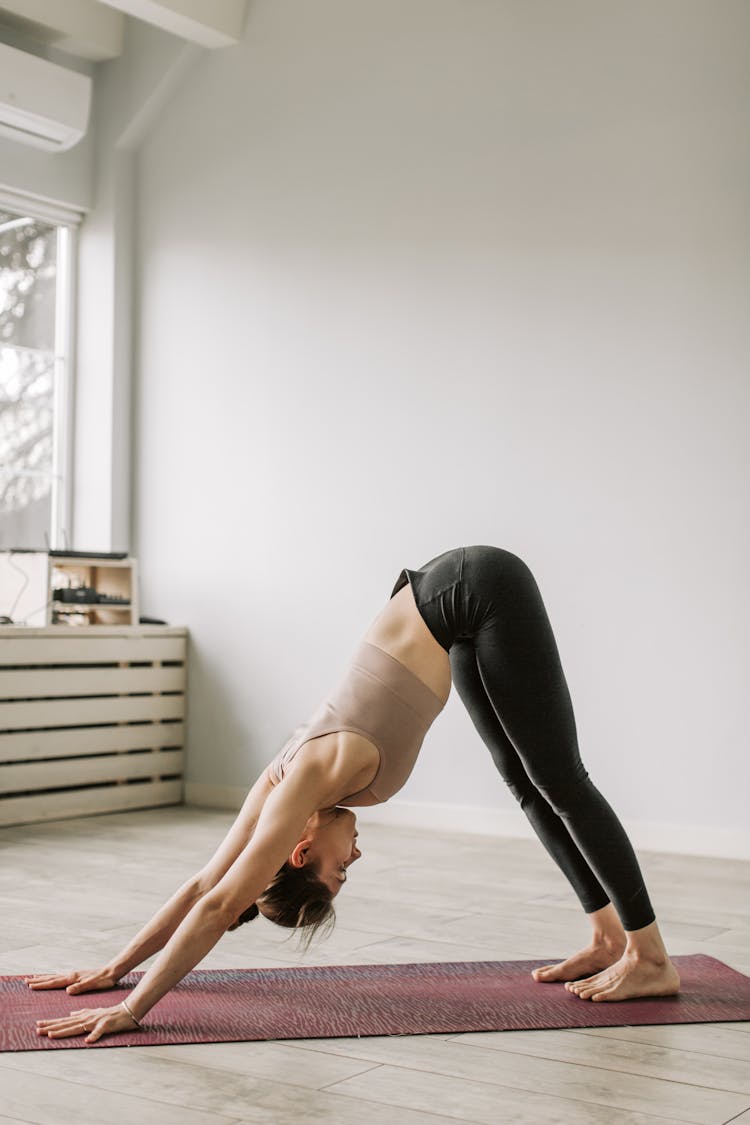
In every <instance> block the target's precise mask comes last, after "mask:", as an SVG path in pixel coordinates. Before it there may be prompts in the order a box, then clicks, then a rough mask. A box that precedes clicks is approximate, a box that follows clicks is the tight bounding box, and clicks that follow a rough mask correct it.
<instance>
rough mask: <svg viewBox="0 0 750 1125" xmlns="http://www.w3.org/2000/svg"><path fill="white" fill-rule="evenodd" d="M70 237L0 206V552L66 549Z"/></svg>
mask: <svg viewBox="0 0 750 1125" xmlns="http://www.w3.org/2000/svg"><path fill="white" fill-rule="evenodd" d="M73 241H74V229H73V227H72V226H69V225H60V224H58V223H55V222H53V221H50V220H46V219H45V220H43V219H40V218H37V217H35V216H34V215H33V214H24V213H22V212H17V211H11V210H9V209H8V210H6V209H4V208H3V207H2V205H1V204H0V550H9V549H10V550H14V549H16V550H18V549H30V548H34V549H41V550H45V549H48V548H56V547H64V546H65V537H66V535H67V529H68V527H69V524H70V518H69V506H70V502H69V497H70V470H69V464H70V425H71V419H70V401H71V394H70V377H71V376H70V337H71V319H72V300H71V298H72V270H71V262H72V254H73Z"/></svg>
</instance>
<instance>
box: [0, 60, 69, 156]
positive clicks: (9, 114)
mask: <svg viewBox="0 0 750 1125" xmlns="http://www.w3.org/2000/svg"><path fill="white" fill-rule="evenodd" d="M90 106H91V79H90V78H89V77H88V76H87V75H85V74H79V73H78V72H77V71H75V70H68V69H67V68H66V67H64V66H57V64H56V63H51V62H47V60H46V59H40V58H37V56H36V55H30V54H28V52H26V51H18V50H16V48H15V47H8V46H6V44H5V43H0V135H2V136H4V137H11V138H12V140H14V141H19V142H20V143H21V144H27V145H34V146H35V147H36V148H43V149H46V150H47V151H48V152H61V151H62V150H63V149H66V148H72V147H73V145H74V144H76V143H77V142H78V141H80V139H81V137H82V136H83V135H84V133H85V132H86V127H87V125H88V120H89V109H90Z"/></svg>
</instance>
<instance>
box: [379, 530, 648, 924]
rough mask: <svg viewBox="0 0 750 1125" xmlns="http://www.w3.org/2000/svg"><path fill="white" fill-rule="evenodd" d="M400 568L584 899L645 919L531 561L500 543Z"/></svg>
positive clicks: (489, 739) (476, 718)
mask: <svg viewBox="0 0 750 1125" xmlns="http://www.w3.org/2000/svg"><path fill="white" fill-rule="evenodd" d="M403 575H408V580H409V581H410V582H411V585H412V589H413V591H414V596H415V601H416V603H417V607H418V608H419V611H420V613H421V615H422V617H423V618H424V620H425V623H426V624H427V626H428V628H429V629H430V631H431V632H432V633H433V635H434V636H435V638H436V640H437V641H438V643H439V644H441V645H442V647H443V648H445V649H446V650H447V651H448V653H449V656H450V663H451V671H452V675H453V682H454V684H455V685H456V689H457V691H458V694H459V695H460V697H461V699H462V700H463V702H464V704H465V706H466V709H467V710H468V712H469V715H470V716H471V719H472V721H473V723H474V726H475V727H476V729H477V731H478V732H479V735H480V736H481V738H482V740H483V741H484V742H485V743H486V745H487V746H488V748H489V751H490V753H491V754H492V758H493V760H494V762H495V765H496V766H497V768H498V770H499V771H500V773H501V775H502V777H503V778H504V780H505V781H506V782H507V784H508V786H509V788H510V790H511V792H512V793H513V795H514V796H515V798H516V800H517V801H518V802H519V804H520V805H521V808H522V809H523V811H524V813H525V814H526V816H527V817H528V819H529V821H530V822H531V824H532V825H533V827H534V830H535V832H536V834H537V835H538V837H539V839H540V840H541V841H542V843H543V845H544V847H545V848H546V849H547V851H548V852H549V854H550V855H551V856H552V858H553V859H554V860H555V862H556V863H557V864H558V866H559V867H560V869H561V870H562V872H563V873H564V874H565V876H566V877H567V879H568V880H569V882H570V884H571V886H572V887H573V890H574V891H575V893H576V894H577V896H578V898H579V899H580V902H581V905H582V906H583V909H584V910H585V911H586V913H587V914H590V913H592V912H593V911H595V910H600V909H601V908H602V907H603V906H606V905H607V903H608V902H610V901H611V902H612V903H613V904H614V906H615V909H616V910H617V913H618V914H619V916H620V919H621V921H622V924H623V926H624V927H625V929H626V930H638V929H640V928H641V927H643V926H647V925H648V924H649V923H650V922H653V921H654V917H655V916H654V911H653V908H652V906H651V902H650V901H649V897H648V892H647V890H646V887H645V885H644V882H643V876H642V875H641V871H640V868H639V866H638V860H637V859H636V856H635V853H634V851H633V848H632V845H631V843H630V841H629V839H628V837H627V835H626V834H625V830H624V828H623V827H622V825H621V824H620V821H619V820H618V818H617V816H616V814H615V813H614V811H613V810H612V809H611V807H610V806H609V805H608V803H607V802H606V801H605V799H604V797H603V796H602V795H601V793H600V792H599V791H598V789H597V788H596V787H595V786H594V785H593V783H592V782H591V781H590V779H589V776H588V773H587V772H586V769H585V767H584V765H583V762H582V761H581V758H580V754H579V752H578V740H577V736H576V725H575V718H574V716H573V707H572V703H571V699H570V693H569V691H568V686H567V684H566V682H565V676H564V674H563V670H562V666H561V664H560V657H559V655H558V651H557V644H556V643H555V638H554V634H553V632H552V627H551V625H550V623H549V618H548V617H547V612H546V610H545V608H544V603H543V602H542V598H541V595H540V593H539V589H538V587H537V584H536V582H535V580H534V577H533V575H532V573H531V571H530V570H529V568H528V567H527V566H526V564H525V563H524V562H523V561H522V560H521V559H519V558H517V556H515V555H513V554H511V553H510V552H508V551H503V550H501V549H500V548H498V547H482V546H480V547H459V548H457V549H456V550H454V551H447V552H445V554H443V555H439V556H438V557H437V558H436V559H433V560H431V562H429V563H427V564H426V566H424V567H421V568H420V569H419V570H417V571H408V572H407V571H404V572H403ZM405 581H406V578H405V577H404V578H403V581H402V580H401V579H399V582H398V583H397V585H396V589H399V588H400V586H402V585H404V583H405ZM394 592H395V590H394Z"/></svg>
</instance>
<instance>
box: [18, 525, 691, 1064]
mask: <svg viewBox="0 0 750 1125" xmlns="http://www.w3.org/2000/svg"><path fill="white" fill-rule="evenodd" d="M451 682H454V683H455V685H456V688H457V690H458V693H459V695H460V697H461V699H462V700H463V702H464V703H465V705H466V707H467V710H468V712H469V714H470V716H471V718H472V720H473V722H474V725H475V726H476V728H477V731H478V732H479V734H480V736H481V738H482V739H483V741H484V742H485V743H486V745H487V746H488V748H489V750H490V753H491V754H492V757H493V760H494V762H495V765H496V766H497V768H498V770H499V771H500V773H501V774H502V776H503V778H504V780H505V781H506V782H507V784H508V786H509V787H510V789H511V791H512V792H513V794H514V795H515V797H516V798H517V800H518V801H519V803H520V805H521V807H522V809H523V811H524V812H525V814H526V816H527V817H528V819H529V820H530V821H531V824H532V825H533V827H534V829H535V831H536V833H537V835H538V836H539V838H540V839H541V841H542V843H543V844H544V846H545V847H546V848H547V850H548V851H549V853H550V855H551V856H552V858H553V859H554V860H555V861H556V862H557V864H558V865H559V866H560V868H561V870H562V871H563V873H564V874H565V875H566V876H567V878H568V880H569V881H570V883H571V886H572V887H573V890H574V891H575V893H576V894H577V896H578V898H579V900H580V902H581V905H582V906H583V909H584V911H585V912H586V914H587V915H588V917H589V921H590V923H591V928H592V934H591V942H590V944H589V945H588V946H587V947H586V948H585V949H583V950H581V951H580V952H578V953H575V954H574V955H573V956H572V957H569V958H567V959H566V960H565V961H562V962H560V964H557V965H549V966H547V967H546V968H540V969H536V970H535V971H534V974H533V975H534V977H535V979H536V980H537V981H540V982H543V981H565V982H566V986H565V987H566V988H567V989H568V990H569V991H571V992H573V993H574V994H575V995H576V996H579V997H580V998H581V999H591V1000H596V1001H609V1000H624V999H628V998H631V997H636V996H664V995H670V994H672V993H675V992H677V991H678V989H679V977H678V975H677V972H676V970H675V968H674V966H673V965H672V963H671V961H670V959H669V957H668V955H667V951H666V949H665V947H664V943H663V941H662V938H661V935H660V933H659V929H658V926H657V924H656V920H655V916H654V912H653V909H652V907H651V903H650V901H649V897H648V892H647V891H646V887H645V885H644V882H643V877H642V875H641V872H640V869H639V866H638V861H637V859H636V857H635V854H634V852H633V849H632V847H631V845H630V842H629V840H628V838H627V836H626V834H625V831H624V829H623V828H622V825H621V824H620V822H619V820H618V819H617V817H616V815H615V813H614V812H613V811H612V809H611V808H610V806H609V805H608V804H607V802H606V801H605V800H604V798H603V797H602V796H601V794H600V793H599V792H598V791H597V789H596V788H595V787H594V786H593V784H592V783H591V781H590V780H589V777H588V774H587V772H586V770H585V768H584V766H583V763H582V762H581V759H580V756H579V753H578V744H577V739H576V727H575V720H574V717H573V709H572V705H571V701H570V696H569V693H568V688H567V685H566V682H565V677H564V675H563V671H562V667H561V665H560V659H559V656H558V652H557V646H556V644H555V639H554V636H553V634H552V629H551V626H550V623H549V620H548V618H547V614H546V611H545V608H544V605H543V602H542V599H541V596H540V594H539V590H538V588H537V585H536V582H535V581H534V578H533V576H532V574H531V572H530V571H529V569H528V567H527V566H526V564H525V563H524V562H522V561H521V559H519V558H517V557H516V556H515V555H513V554H510V553H509V552H508V551H504V550H501V549H500V548H497V547H485V546H477V547H460V548H456V549H455V550H451V551H446V552H445V553H444V554H441V555H438V556H437V558H435V559H432V560H431V561H430V562H429V563H427V564H426V565H425V566H423V567H421V568H419V569H418V570H403V571H402V572H401V574H400V575H399V578H398V581H397V582H396V585H395V587H394V589H393V592H392V594H391V597H390V600H389V602H388V603H387V605H386V606H385V608H384V609H383V610H382V611H381V613H380V614H379V615H378V616H377V618H376V619H375V621H374V622H373V623H372V625H371V626H370V628H369V630H368V631H367V633H366V634H365V636H364V638H363V640H362V642H361V644H360V646H359V648H358V649H357V652H356V654H355V657H354V660H353V662H352V664H351V666H350V668H349V670H348V672H347V675H346V676H345V678H344V680H343V681H342V683H341V684H340V685H339V686H338V688H337V689H336V691H335V692H334V693H333V694H332V696H331V697H329V699H328V700H326V701H325V702H324V703H323V704H321V706H320V707H319V708H318V710H317V711H316V712H315V714H314V715H313V717H312V718H311V719H310V720H309V722H307V723H305V724H303V725H302V726H301V727H298V728H297V730H296V731H295V732H294V734H293V735H292V737H291V738H290V739H289V741H288V742H287V743H286V745H285V746H284V747H283V748H282V750H281V751H280V753H279V754H278V755H277V757H276V758H275V759H274V761H273V762H272V763H271V765H270V766H269V767H268V769H267V770H266V771H265V772H264V774H263V775H262V776H261V777H260V778H259V780H258V781H257V782H256V783H255V785H254V786H253V788H252V789H251V791H250V793H249V794H248V797H247V799H246V801H245V803H244V805H243V807H242V809H241V811H240V813H239V815H238V817H237V819H236V821H235V823H234V824H233V826H232V828H231V829H230V831H229V833H228V834H227V837H226V839H225V840H224V841H223V843H222V844H221V846H220V847H219V849H218V850H217V852H216V854H215V855H214V856H213V858H212V859H211V860H210V861H209V863H208V864H207V865H206V866H205V867H204V868H203V869H202V870H201V871H200V872H198V873H196V875H195V876H193V878H192V879H190V880H188V882H187V883H186V884H185V885H184V886H183V887H181V888H180V890H179V891H177V893H176V894H175V895H174V896H173V898H172V899H171V900H170V901H169V902H168V903H167V904H166V906H164V907H163V908H162V909H161V910H160V911H159V912H158V913H157V914H156V915H155V917H154V918H153V919H152V920H151V921H150V922H149V923H148V924H147V925H146V926H145V927H144V929H143V930H142V931H141V932H140V933H139V934H138V935H137V937H136V938H135V939H134V940H133V941H132V942H131V943H130V945H128V946H127V947H126V949H124V950H123V951H122V953H121V954H120V955H119V957H117V958H115V959H114V960H113V961H112V962H111V963H110V964H109V965H107V966H105V967H104V968H102V969H99V970H96V971H94V972H76V973H71V974H67V975H37V976H32V977H27V978H25V979H26V981H27V983H28V984H29V986H30V987H31V988H62V987H67V989H68V992H70V993H71V994H72V993H79V992H86V991H91V990H94V989H106V988H111V987H112V986H113V985H114V984H115V983H116V981H117V980H118V979H119V978H120V977H122V976H124V975H125V973H127V972H129V971H130V970H131V969H133V968H134V967H135V966H136V965H138V964H140V963H141V962H142V961H143V960H145V959H146V958H147V957H149V956H151V954H153V953H155V952H157V951H158V950H162V952H161V955H160V956H159V957H158V958H157V959H156V961H155V962H154V963H153V965H152V966H151V967H150V968H149V969H148V971H147V972H146V973H145V974H144V975H143V977H142V978H141V980H140V981H139V982H138V984H137V986H136V987H135V988H134V989H133V991H132V992H131V993H130V995H129V996H128V998H127V1000H124V1001H123V1002H122V1004H118V1005H117V1006H115V1007H111V1008H93V1009H92V1008H85V1009H78V1010H77V1011H74V1012H72V1013H71V1015H70V1016H68V1017H65V1018H63V1019H55V1020H41V1021H38V1026H37V1031H38V1033H39V1034H41V1035H48V1036H50V1037H51V1038H56V1037H62V1036H69V1035H81V1034H86V1036H87V1038H86V1042H87V1043H93V1042H95V1041H96V1040H97V1039H99V1038H100V1037H101V1036H102V1035H104V1034H111V1033H113V1032H119V1031H132V1030H133V1027H134V1026H138V1027H140V1026H141V1024H140V1020H141V1019H142V1018H143V1016H145V1014H146V1013H147V1012H148V1011H149V1009H150V1008H151V1007H153V1005H154V1004H155V1003H156V1002H157V1001H158V1000H159V999H160V998H161V997H162V996H164V994H165V993H166V992H168V991H169V989H170V988H172V987H173V986H174V985H175V984H176V983H177V982H178V981H179V980H181V979H182V977H183V976H185V974H186V973H188V972H189V971H190V970H191V969H193V968H194V967H195V966H196V965H197V964H198V962H199V961H201V960H202V959H203V957H205V955H206V954H207V953H208V952H209V950H210V949H212V948H213V946H214V945H215V944H216V942H217V941H218V940H219V938H220V937H221V935H222V934H223V933H225V932H226V930H228V929H230V930H231V929H235V928H236V926H238V925H239V924H241V923H242V922H245V921H249V920H251V919H252V918H253V917H256V916H257V914H258V912H259V911H261V912H262V913H263V914H264V915H265V916H267V917H269V918H271V919H272V920H274V921H277V922H279V923H280V924H281V925H285V926H294V927H295V928H303V927H304V928H306V929H307V930H308V931H310V932H312V931H313V930H314V929H316V928H317V927H319V926H321V925H323V924H324V923H325V922H326V921H327V920H330V919H331V918H332V913H333V907H332V901H333V899H334V898H335V896H336V895H337V894H338V892H339V891H340V889H341V887H342V886H343V883H344V882H345V880H346V878H347V871H348V868H349V867H350V866H351V864H352V863H354V862H355V861H356V860H357V859H358V858H359V856H360V854H361V853H360V851H359V848H358V847H357V830H356V818H355V816H354V814H353V813H352V812H351V810H350V808H349V807H348V806H352V805H353V806H357V805H369V804H375V803H379V802H382V801H385V800H387V799H388V798H389V797H391V796H392V795H393V794H394V793H395V792H396V791H397V790H398V789H400V788H401V786H402V785H403V784H404V782H405V781H406V778H407V777H408V776H409V774H410V772H411V770H412V768H413V766H414V762H415V760H416V757H417V754H418V752H419V748H420V746H421V744H422V740H423V738H424V735H425V733H426V731H427V729H428V728H429V726H430V724H431V723H432V721H433V720H434V719H435V717H436V716H437V715H438V713H439V712H440V711H441V710H442V708H443V707H444V706H445V702H446V700H447V698H448V694H449V691H450V686H451ZM248 904H250V905H248Z"/></svg>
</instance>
